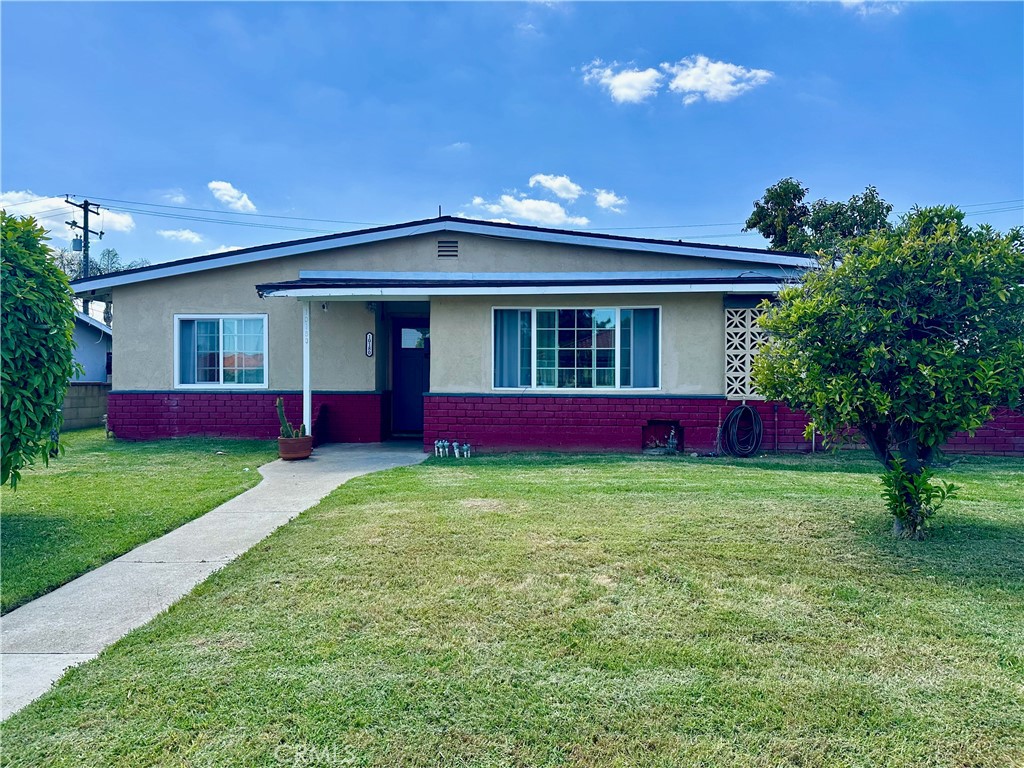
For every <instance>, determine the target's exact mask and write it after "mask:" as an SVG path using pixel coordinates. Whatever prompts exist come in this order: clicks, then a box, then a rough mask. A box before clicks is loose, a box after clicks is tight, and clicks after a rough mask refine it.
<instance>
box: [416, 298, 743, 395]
mask: <svg viewBox="0 0 1024 768" xmlns="http://www.w3.org/2000/svg"><path fill="white" fill-rule="evenodd" d="M495 306H497V307H522V308H530V307H616V306H618V307H642V306H660V307H661V320H662V332H661V337H662V338H661V361H662V364H661V390H660V391H661V392H662V393H663V394H673V395H721V394H722V393H723V391H724V377H725V342H724V336H725V326H724V323H725V315H724V311H723V309H722V295H721V294H697V293H695V294H627V295H603V296H563V297H557V296H539V297H535V298H532V299H526V300H522V297H498V298H494V297H487V296H484V297H477V296H468V297H461V296H459V297H440V298H437V299H434V300H433V301H432V302H431V308H430V339H431V344H430V349H431V352H430V391H431V392H453V393H465V392H493V391H495V390H494V388H493V386H492V384H493V378H492V371H491V369H492V361H491V355H492V346H491V345H492V342H491V333H492V330H491V323H492V319H491V308H492V307H495ZM504 391H508V390H504ZM556 391H557V390H556ZM597 391H599V390H597Z"/></svg>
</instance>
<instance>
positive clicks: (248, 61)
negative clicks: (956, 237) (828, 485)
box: [0, 2, 1024, 263]
mask: <svg viewBox="0 0 1024 768" xmlns="http://www.w3.org/2000/svg"><path fill="white" fill-rule="evenodd" d="M0 35H2V52H0V88H2V90H0V108H2V112H0V142H2V146H0V163H2V165H0V205H2V206H3V207H4V208H6V209H7V210H8V212H9V213H12V214H15V213H17V214H24V213H34V214H37V215H39V216H40V218H41V220H42V221H43V222H44V224H45V225H46V226H47V227H48V228H50V229H51V238H52V241H53V242H52V245H54V246H57V247H60V246H62V245H67V244H68V243H69V240H70V233H69V231H68V228H67V227H66V226H65V225H64V224H63V221H64V220H65V219H66V218H68V217H69V215H70V213H71V212H72V211H71V210H70V209H68V208H67V207H66V206H65V205H63V203H62V202H60V201H61V200H62V199H63V196H64V195H65V194H70V195H74V196H76V199H78V200H82V199H83V198H88V199H90V200H92V201H96V202H99V203H100V204H101V206H102V216H101V218H100V221H99V222H98V223H99V226H100V227H102V228H103V230H104V231H105V233H106V234H105V235H104V237H103V240H102V241H101V242H97V241H95V240H93V249H94V251H93V252H94V254H95V253H96V252H97V250H99V249H102V248H115V249H116V250H117V251H118V253H119V254H120V256H121V257H122V259H123V260H124V261H126V262H127V261H133V260H136V259H145V260H147V261H149V262H151V263H157V262H161V261H166V260H170V259H177V258H185V257H189V256H195V255H199V254H204V253H212V252H216V251H223V250H228V249H231V248H237V247H245V246H250V245H259V244H264V243H273V242H281V241H284V240H290V239H295V238H299V237H307V236H312V235H316V234H321V233H325V232H340V231H346V230H352V229H359V228H363V227H366V226H372V225H383V224H393V223H398V222H402V221H409V220H414V219H423V218H430V217H433V216H436V215H437V212H438V206H440V208H441V211H442V212H443V213H444V214H452V215H463V216H467V217H472V218H481V219H495V220H504V221H514V222H517V223H521V224H534V225H539V226H554V227H559V228H567V229H587V230H595V231H603V232H614V233H616V234H628V235H636V236H641V237H658V238H670V239H681V240H686V241H693V242H709V243H718V244H726V245H742V246H749V247H764V246H765V245H766V243H765V241H764V240H763V239H762V238H761V237H760V236H759V235H758V234H756V233H743V232H742V231H741V230H742V222H743V221H744V220H745V219H746V217H747V216H748V215H749V213H750V211H751V209H752V204H753V201H754V200H756V199H757V198H759V197H760V196H761V195H762V194H763V193H764V190H765V188H766V187H768V186H770V185H771V184H773V183H775V182H776V181H778V180H779V179H781V178H784V177H787V176H792V177H795V178H797V179H799V180H800V181H801V182H802V183H803V184H804V186H806V187H809V188H810V194H809V198H810V199H817V198H821V197H824V198H828V199H833V200H834V199H847V198H849V197H850V196H851V195H853V194H857V193H859V192H861V191H863V189H864V188H865V187H866V186H867V185H874V186H875V187H877V188H878V190H879V192H880V194H881V195H882V197H883V198H885V199H886V200H888V201H889V202H891V203H892V204H893V205H894V206H895V208H896V210H897V211H906V210H908V209H910V208H911V207H913V206H915V205H934V204H956V205H960V206H962V207H964V210H965V211H966V212H968V213H969V214H970V217H969V218H968V221H969V222H971V223H990V224H992V225H993V226H994V227H996V228H997V229H1000V230H1004V231H1005V230H1006V229H1009V228H1010V227H1012V226H1017V225H1020V224H1022V223H1024V4H1022V3H995V4H983V3H964V4H960V3H915V2H905V3H890V2H877V3H870V2H836V3H827V2H801V3H767V2H764V3H760V2H759V3H735V4H733V3H651V4H635V3H630V4H619V3H610V2H609V3H582V4H577V3H562V2H555V3H545V2H523V3H453V4H435V3H412V4H406V3H352V4H349V3H344V4H343V3H326V2H325V3H310V4H304V3H302V4H300V3H288V4H278V3H269V2H268V3H252V4H249V3H202V2H190V3H74V4H56V3H32V2H5V3H3V4H2V6H0ZM47 198H48V199H47ZM54 198H56V199H54ZM78 220H79V221H80V220H81V219H80V217H79V219H78ZM92 223H93V224H95V223H96V222H95V220H94V221H93V222H92Z"/></svg>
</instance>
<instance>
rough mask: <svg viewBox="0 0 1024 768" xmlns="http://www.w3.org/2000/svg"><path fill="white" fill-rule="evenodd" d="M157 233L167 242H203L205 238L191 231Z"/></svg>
mask: <svg viewBox="0 0 1024 768" xmlns="http://www.w3.org/2000/svg"><path fill="white" fill-rule="evenodd" d="M156 233H157V234H158V235H160V237H162V238H164V239H165V240H178V241H180V242H182V243H201V242H203V236H202V235H200V234H199V233H198V232H193V231H192V230H191V229H158V230H157V231H156Z"/></svg>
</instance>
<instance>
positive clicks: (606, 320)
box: [594, 309, 615, 328]
mask: <svg viewBox="0 0 1024 768" xmlns="http://www.w3.org/2000/svg"><path fill="white" fill-rule="evenodd" d="M594 327H595V328H615V310H614V309H595V310H594Z"/></svg>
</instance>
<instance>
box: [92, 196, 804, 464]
mask: <svg viewBox="0 0 1024 768" xmlns="http://www.w3.org/2000/svg"><path fill="white" fill-rule="evenodd" d="M813 267H814V261H813V260H812V259H809V258H808V257H806V256H805V255H802V254H797V253H782V252H776V251H769V250H762V249H756V248H739V247H733V246H721V245H704V244H698V243H687V242H682V241H674V240H654V239H647V238H638V237H623V236H618V235H609V234H597V233H585V232H574V231H565V230H558V229H547V228H541V227H531V226H520V225H514V224H505V223H495V222H485V221H476V220H470V219H463V218H455V217H450V216H441V217H438V218H434V219H427V220H422V221H412V222H407V223H404V224H397V225H394V226H386V227H378V228H373V229H365V230H360V231H355V232H345V233H341V234H336V235H328V236H323V237H313V238H306V239H302V240H294V241H290V242H283V243H276V244H272V245H265V246H259V247H255V248H245V249H241V250H235V251H229V252H226V253H218V254H211V255H208V256H200V257H196V258H191V259H185V260H181V261H175V262H169V263H164V264H154V265H151V266H146V267H142V268H139V269H132V270H127V271H124V272H120V273H116V274H108V275H101V276H97V277H90V278H86V279H82V280H77V281H75V282H74V283H73V286H74V290H75V291H76V294H77V295H78V296H79V297H82V298H88V299H101V300H104V301H111V302H113V304H114V306H115V311H116V313H117V317H118V336H117V339H116V340H115V342H114V346H113V356H114V364H113V388H112V391H111V394H110V399H109V405H108V419H109V426H110V428H111V429H112V430H113V431H114V433H115V434H116V435H117V436H118V437H121V438H128V439H147V438H155V437H164V436H174V435H191V434H213V435H236V436H249V437H273V436H275V435H276V434H277V430H278V426H277V425H278V421H277V415H276V413H275V408H274V403H275V400H276V398H277V397H279V396H283V397H284V399H285V407H286V410H287V411H288V414H289V419H290V420H292V421H293V422H296V423H297V422H299V421H302V422H303V423H305V424H307V425H310V424H311V425H312V428H313V431H314V435H315V437H316V439H317V440H318V441H321V442H323V441H345V442H374V441H381V440H385V439H388V438H391V437H403V436H404V437H409V436H416V437H419V436H422V439H423V443H424V448H425V450H432V448H433V443H434V441H435V440H438V439H448V440H453V441H454V440H458V441H460V442H469V443H471V444H472V445H473V446H474V447H475V449H477V450H484V451H487V450H506V449H521V448H530V449H617V450H635V451H639V450H641V449H642V448H644V447H645V446H647V445H650V444H652V443H654V442H661V441H664V438H665V436H666V434H667V432H668V431H669V430H670V429H672V428H673V427H674V428H675V430H676V436H677V438H678V439H679V445H680V446H681V448H682V449H683V450H710V449H713V448H714V447H715V443H716V437H717V432H718V427H719V425H720V424H721V421H722V419H723V418H724V417H725V415H726V414H727V413H728V412H729V411H730V410H731V409H732V408H733V407H734V406H735V405H737V404H739V403H740V402H743V401H751V402H757V400H758V398H757V395H756V393H755V392H754V391H753V390H752V389H751V386H750V361H751V358H752V354H753V352H754V351H755V349H756V346H757V343H758V340H759V331H758V329H757V326H756V323H755V318H756V315H757V312H758V310H757V309H756V306H757V304H758V303H759V302H760V301H761V300H762V299H763V298H765V297H769V296H772V295H773V294H774V293H775V292H776V291H777V290H778V288H779V286H780V285H781V284H782V283H784V282H786V281H790V280H795V279H799V278H800V276H801V274H803V273H804V271H806V270H808V269H811V268H813ZM757 408H758V410H759V412H760V413H761V415H762V418H763V420H764V422H765V447H766V448H768V449H772V448H779V449H782V450H797V449H804V448H806V447H808V446H807V443H806V442H805V441H804V438H803V436H802V432H803V428H804V423H805V421H804V419H803V418H802V416H801V414H799V413H791V412H790V411H788V409H786V408H785V407H784V406H782V405H780V404H777V403H763V402H758V404H757Z"/></svg>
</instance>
